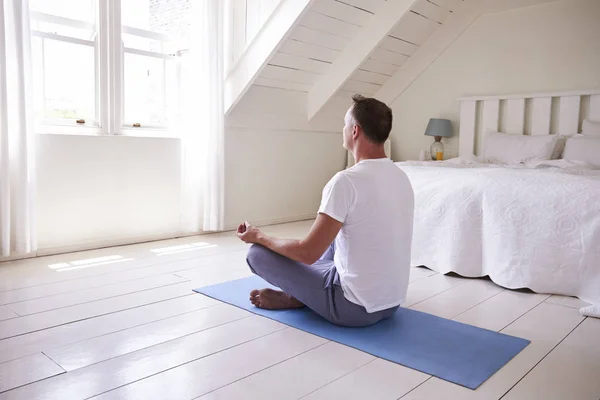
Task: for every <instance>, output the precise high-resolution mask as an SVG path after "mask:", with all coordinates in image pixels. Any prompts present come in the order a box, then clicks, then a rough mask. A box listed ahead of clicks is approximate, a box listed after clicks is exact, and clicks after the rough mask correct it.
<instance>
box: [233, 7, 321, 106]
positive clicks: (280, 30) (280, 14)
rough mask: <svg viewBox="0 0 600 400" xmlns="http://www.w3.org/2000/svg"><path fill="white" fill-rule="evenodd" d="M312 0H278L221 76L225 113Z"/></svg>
mask: <svg viewBox="0 0 600 400" xmlns="http://www.w3.org/2000/svg"><path fill="white" fill-rule="evenodd" d="M314 1H315V0H281V2H280V3H279V5H278V6H277V7H276V8H275V10H274V11H273V13H272V14H271V16H270V17H269V18H268V19H267V21H266V22H265V24H264V25H263V27H262V28H261V30H260V31H259V32H258V34H257V35H256V37H255V38H254V40H252V42H251V43H250V45H249V46H248V48H246V50H245V51H244V53H243V54H242V56H241V58H240V59H239V60H238V61H237V63H236V64H235V65H234V66H233V68H232V69H231V70H230V71H229V73H228V74H227V77H226V79H225V93H224V97H225V100H224V101H225V113H226V114H229V113H230V111H231V110H232V109H233V108H234V107H235V105H236V104H237V103H238V102H239V100H240V99H241V98H242V96H244V94H245V93H246V91H247V90H248V89H249V88H250V86H251V85H252V82H254V80H255V79H256V78H257V77H258V75H259V74H260V72H261V71H262V69H263V68H264V67H265V66H266V65H267V62H268V61H269V60H270V59H271V57H272V56H274V55H275V53H276V52H277V49H278V48H279V47H280V46H281V44H282V43H283V42H284V41H285V40H286V38H287V36H288V34H289V33H290V31H291V30H292V29H293V28H294V26H296V24H297V23H298V22H299V20H300V18H301V17H302V15H303V14H304V13H305V12H306V11H307V10H308V9H309V8H310V6H311V5H312V3H313V2H314Z"/></svg>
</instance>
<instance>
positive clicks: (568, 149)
mask: <svg viewBox="0 0 600 400" xmlns="http://www.w3.org/2000/svg"><path fill="white" fill-rule="evenodd" d="M563 159H564V160H568V161H575V162H584V163H589V164H592V165H593V166H595V167H600V137H593V136H584V135H576V136H573V137H570V138H569V139H567V144H566V145H565V151H564V152H563Z"/></svg>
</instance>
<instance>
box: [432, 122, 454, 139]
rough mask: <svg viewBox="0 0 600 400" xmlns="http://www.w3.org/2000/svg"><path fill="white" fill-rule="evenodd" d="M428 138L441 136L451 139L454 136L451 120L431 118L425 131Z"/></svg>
mask: <svg viewBox="0 0 600 400" xmlns="http://www.w3.org/2000/svg"><path fill="white" fill-rule="evenodd" d="M425 135H427V136H441V137H451V136H452V125H451V124H450V120H449V119H439V118H431V119H430V120H429V123H428V124H427V129H426V130H425Z"/></svg>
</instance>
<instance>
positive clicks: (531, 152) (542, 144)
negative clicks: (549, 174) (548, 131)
mask: <svg viewBox="0 0 600 400" xmlns="http://www.w3.org/2000/svg"><path fill="white" fill-rule="evenodd" d="M557 140H558V135H543V136H525V135H508V134H506V133H500V132H495V131H488V132H487V136H486V138H485V147H484V150H483V156H482V157H481V158H482V161H483V162H487V163H499V164H519V163H524V162H528V161H536V160H549V159H550V157H552V153H553V152H554V150H555V148H556V143H557Z"/></svg>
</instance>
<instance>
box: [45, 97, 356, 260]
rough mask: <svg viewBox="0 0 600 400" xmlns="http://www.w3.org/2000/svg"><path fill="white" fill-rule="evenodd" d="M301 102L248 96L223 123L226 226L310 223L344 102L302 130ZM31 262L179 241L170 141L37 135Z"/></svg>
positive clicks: (339, 158) (176, 154)
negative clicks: (35, 257) (34, 254)
mask: <svg viewBox="0 0 600 400" xmlns="http://www.w3.org/2000/svg"><path fill="white" fill-rule="evenodd" d="M305 101H306V93H301V92H292V91H287V90H281V89H271V88H259V87H254V88H252V89H251V90H250V91H249V94H248V96H246V97H245V98H244V99H243V100H242V101H241V102H240V103H239V105H238V107H237V108H236V109H235V110H234V112H233V113H232V115H231V116H230V117H228V118H227V121H226V124H227V127H226V132H225V134H226V137H225V139H226V140H225V146H226V149H225V155H226V160H225V163H226V165H225V191H226V192H225V203H226V204H225V220H226V226H227V228H229V229H231V228H233V227H235V226H236V225H237V224H238V223H239V222H241V221H243V220H249V221H252V222H254V223H257V224H260V225H263V224H269V223H279V222H285V221H295V220H299V219H306V218H312V217H313V216H314V215H315V213H316V211H317V208H318V205H319V200H320V196H321V190H322V188H323V186H324V185H325V183H327V181H328V180H329V179H330V178H331V177H332V176H333V175H334V174H335V173H336V172H337V171H339V170H341V169H343V168H344V166H345V162H346V154H345V152H344V150H343V149H342V147H341V146H342V137H341V126H342V123H343V122H342V121H343V116H344V112H345V109H346V107H347V104H346V102H343V101H342V102H335V101H334V102H333V103H332V105H331V106H330V107H329V108H328V109H327V110H326V111H325V112H324V113H323V114H321V115H319V116H318V117H317V118H315V120H314V121H313V122H311V123H308V122H307V118H306V114H305V111H304V106H305V104H306V103H305ZM36 161H37V171H38V176H37V182H38V193H37V202H38V205H37V206H38V210H37V211H38V244H39V250H40V251H39V253H40V254H47V253H54V252H63V251H70V250H75V249H77V250H81V249H86V248H96V247H102V246H110V245H118V244H125V243H133V242H137V241H145V240H151V239H160V238H168V237H175V236H179V235H181V233H182V232H181V211H182V208H181V205H182V204H181V200H182V199H181V148H180V141H179V140H178V139H167V138H143V137H124V136H76V135H38V142H37V160H36Z"/></svg>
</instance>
